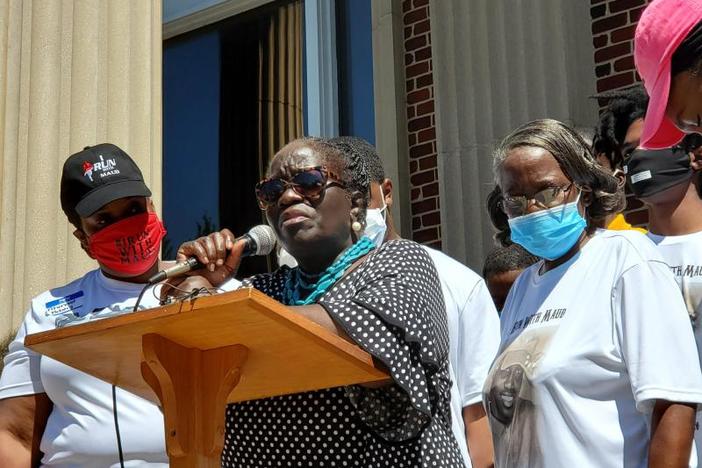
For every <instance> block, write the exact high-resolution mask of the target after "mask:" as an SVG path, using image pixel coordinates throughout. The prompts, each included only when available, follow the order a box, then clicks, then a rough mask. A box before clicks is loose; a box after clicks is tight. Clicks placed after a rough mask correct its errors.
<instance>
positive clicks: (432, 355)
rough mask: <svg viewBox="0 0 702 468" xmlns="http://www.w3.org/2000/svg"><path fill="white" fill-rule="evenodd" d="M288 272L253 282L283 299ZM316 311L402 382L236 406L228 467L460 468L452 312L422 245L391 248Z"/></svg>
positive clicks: (231, 411)
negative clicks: (451, 366) (452, 393)
mask: <svg viewBox="0 0 702 468" xmlns="http://www.w3.org/2000/svg"><path fill="white" fill-rule="evenodd" d="M290 271H291V270H290V269H288V268H287V267H283V268H281V269H279V270H277V271H276V272H274V273H271V274H265V275H258V276H254V277H253V278H251V279H249V280H247V281H246V282H245V284H248V285H250V286H253V287H255V288H256V289H258V290H260V291H262V292H264V293H266V294H267V295H269V296H271V297H273V298H275V299H277V300H281V301H282V292H283V288H284V285H285V280H286V278H287V276H288V275H289V274H290ZM318 304H320V305H321V306H322V307H324V309H325V310H326V311H327V312H328V313H329V315H330V316H331V317H332V318H333V319H334V320H335V321H336V323H337V324H339V325H340V326H341V328H343V330H344V331H345V332H346V333H347V334H348V335H349V336H350V337H351V339H352V340H353V341H354V342H356V343H357V344H358V345H359V346H361V347H362V348H363V349H365V350H366V351H367V352H369V353H370V354H372V355H373V356H374V357H375V358H376V359H378V360H380V361H381V362H382V363H383V364H384V365H385V367H386V368H387V369H388V370H389V371H390V374H391V376H392V378H393V380H394V383H393V384H392V385H388V386H384V387H381V388H375V389H371V388H366V387H361V386H356V385H354V386H349V387H340V388H331V389H327V390H319V391H314V392H307V393H299V394H294V395H285V396H280V397H273V398H266V399H263V400H256V401H249V402H245V403H238V404H234V405H230V406H229V408H228V409H227V421H226V435H225V447H224V450H223V452H222V466H225V467H242V468H243V467H246V468H250V467H283V466H284V467H306V466H310V467H374V468H376V467H394V468H399V467H462V466H463V462H462V460H461V455H460V452H459V450H458V445H457V443H456V441H455V439H454V438H453V434H452V432H451V421H450V413H449V398H450V397H449V390H450V380H449V374H448V329H447V324H446V313H445V309H444V304H443V298H442V296H441V287H440V285H439V280H438V277H437V274H436V270H435V269H434V264H433V263H432V261H431V259H430V258H429V256H428V255H427V253H426V252H425V251H424V250H423V249H422V248H421V247H420V246H419V245H418V244H415V243H414V242H410V241H405V240H398V241H392V242H388V243H386V244H384V245H383V246H382V247H381V248H380V249H378V250H376V251H374V252H371V253H370V254H369V255H368V257H367V258H366V260H365V261H364V262H363V263H362V264H361V265H360V266H359V267H358V268H356V269H355V270H354V271H353V272H351V273H350V274H349V275H347V276H346V277H345V278H343V279H342V280H340V281H339V282H337V284H335V285H334V286H333V287H332V288H331V289H330V290H329V291H327V292H326V293H325V294H324V295H323V296H322V297H321V298H320V300H319V302H318Z"/></svg>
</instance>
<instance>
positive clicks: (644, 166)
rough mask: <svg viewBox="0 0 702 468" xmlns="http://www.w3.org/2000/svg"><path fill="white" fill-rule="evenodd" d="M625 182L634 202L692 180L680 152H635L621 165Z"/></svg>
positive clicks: (689, 170) (668, 150)
mask: <svg viewBox="0 0 702 468" xmlns="http://www.w3.org/2000/svg"><path fill="white" fill-rule="evenodd" d="M624 173H625V174H626V182H627V185H628V186H629V188H630V189H631V191H632V192H633V194H634V196H636V198H648V197H650V196H652V195H655V194H657V193H660V192H662V191H664V190H666V189H669V188H671V187H674V186H676V185H678V184H682V183H685V182H689V180H690V178H691V177H692V169H691V168H690V156H689V155H688V154H687V153H686V152H685V151H684V150H683V149H681V148H678V147H675V148H666V149H661V150H645V149H637V150H634V152H632V153H631V156H630V157H629V158H628V159H627V160H626V162H625V164H624Z"/></svg>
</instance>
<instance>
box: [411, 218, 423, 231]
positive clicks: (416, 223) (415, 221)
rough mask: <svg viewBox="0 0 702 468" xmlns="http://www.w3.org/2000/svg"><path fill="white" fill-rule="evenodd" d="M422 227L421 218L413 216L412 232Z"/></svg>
mask: <svg viewBox="0 0 702 468" xmlns="http://www.w3.org/2000/svg"><path fill="white" fill-rule="evenodd" d="M421 227H422V218H420V217H419V216H415V217H414V218H412V231H416V230H418V229H419V228H421Z"/></svg>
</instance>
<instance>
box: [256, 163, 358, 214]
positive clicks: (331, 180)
mask: <svg viewBox="0 0 702 468" xmlns="http://www.w3.org/2000/svg"><path fill="white" fill-rule="evenodd" d="M331 184H334V185H338V186H340V187H345V185H344V184H343V183H342V182H340V181H339V177H338V176H337V175H336V174H334V173H333V172H331V171H329V170H328V169H327V168H326V167H324V166H316V167H308V168H305V169H302V170H301V171H300V172H297V173H295V175H293V176H292V178H290V180H287V179H283V178H280V177H273V178H270V179H264V180H262V181H261V182H259V183H258V184H256V198H257V199H258V206H260V207H261V209H262V210H267V209H268V208H269V207H270V206H272V205H275V204H276V203H277V202H278V200H279V199H280V197H281V196H282V195H283V193H285V191H286V190H287V189H288V188H292V189H293V190H294V191H295V193H297V194H298V195H300V196H302V197H305V198H306V199H308V200H310V201H316V200H317V199H319V197H321V196H322V192H324V190H325V189H326V188H327V186H328V185H331Z"/></svg>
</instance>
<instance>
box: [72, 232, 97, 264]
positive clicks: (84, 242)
mask: <svg viewBox="0 0 702 468" xmlns="http://www.w3.org/2000/svg"><path fill="white" fill-rule="evenodd" d="M73 237H75V238H76V239H78V240H79V241H80V248H81V249H83V251H84V252H85V253H86V254H88V257H90V258H92V259H93V260H95V256H94V255H93V254H92V253H90V248H88V236H87V235H86V234H85V233H84V232H83V231H82V230H81V229H76V230H75V231H73Z"/></svg>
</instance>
